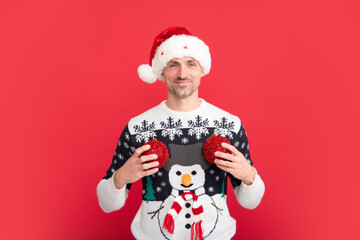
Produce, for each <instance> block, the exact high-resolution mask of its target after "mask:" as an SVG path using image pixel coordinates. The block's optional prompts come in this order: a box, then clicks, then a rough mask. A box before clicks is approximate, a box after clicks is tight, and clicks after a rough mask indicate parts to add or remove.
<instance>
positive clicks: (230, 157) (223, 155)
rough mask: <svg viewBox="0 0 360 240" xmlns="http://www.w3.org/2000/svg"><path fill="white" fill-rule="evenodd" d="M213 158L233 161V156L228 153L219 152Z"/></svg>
mask: <svg viewBox="0 0 360 240" xmlns="http://www.w3.org/2000/svg"><path fill="white" fill-rule="evenodd" d="M215 157H218V158H222V159H226V160H229V161H233V160H234V155H232V154H229V153H223V152H220V151H216V152H215Z"/></svg>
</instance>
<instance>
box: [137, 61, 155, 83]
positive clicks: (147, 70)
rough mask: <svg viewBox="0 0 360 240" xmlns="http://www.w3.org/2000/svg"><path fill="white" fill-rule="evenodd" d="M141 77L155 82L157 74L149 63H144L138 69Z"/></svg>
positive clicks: (146, 80) (147, 81)
mask: <svg viewBox="0 0 360 240" xmlns="http://www.w3.org/2000/svg"><path fill="white" fill-rule="evenodd" d="M137 71H138V74H139V77H140V79H141V80H143V81H144V82H146V83H154V82H155V81H156V78H157V77H156V75H155V73H154V71H153V69H152V67H151V66H150V65H149V64H142V65H140V66H139V67H138V69H137Z"/></svg>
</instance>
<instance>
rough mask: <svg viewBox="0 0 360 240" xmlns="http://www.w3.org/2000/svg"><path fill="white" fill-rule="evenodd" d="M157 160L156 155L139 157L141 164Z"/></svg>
mask: <svg viewBox="0 0 360 240" xmlns="http://www.w3.org/2000/svg"><path fill="white" fill-rule="evenodd" d="M157 158H158V155H156V154H150V155H145V156H141V157H140V159H141V162H143V163H144V162H147V161H151V160H155V159H157Z"/></svg>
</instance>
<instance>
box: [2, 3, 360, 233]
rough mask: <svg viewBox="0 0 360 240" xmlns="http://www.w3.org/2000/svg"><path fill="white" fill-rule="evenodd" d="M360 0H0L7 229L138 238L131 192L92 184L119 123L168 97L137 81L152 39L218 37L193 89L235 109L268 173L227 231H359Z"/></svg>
mask: <svg viewBox="0 0 360 240" xmlns="http://www.w3.org/2000/svg"><path fill="white" fill-rule="evenodd" d="M358 10H359V6H358V4H357V1H355V0H354V1H340V0H337V1H331V0H330V1H325V0H324V1H320V0H315V1H314V0H312V1H310V0H303V1H287V0H273V1H265V0H258V1H244V0H240V1H221V2H219V1H188V0H183V1H155V0H153V1H150V0H149V1H115V0H113V1H110V0H108V1H90V0H83V1H80V0H64V1H45V0H43V1H40V0H33V1H21V0H16V1H10V0H9V1H1V3H0V34H1V37H0V59H1V60H0V61H1V62H0V79H1V85H0V104H1V105H0V106H1V118H0V123H1V124H0V136H1V138H0V141H1V142H0V146H1V147H0V149H1V151H0V153H1V156H0V158H1V175H0V177H1V179H0V180H1V209H0V214H1V223H0V238H1V239H132V237H131V233H130V223H131V221H132V219H133V217H134V215H135V213H136V211H137V209H138V206H139V204H140V195H141V191H140V185H139V184H135V186H134V188H133V189H132V191H131V194H130V196H129V199H128V201H127V203H126V207H125V208H123V209H122V210H120V211H117V212H114V213H110V214H105V213H103V212H102V211H101V209H100V207H99V206H98V203H97V197H96V185H97V183H98V182H99V181H100V179H101V178H102V177H103V176H104V174H105V171H106V170H107V167H108V166H109V164H110V162H111V158H112V155H113V152H114V150H115V147H116V143H117V140H118V137H119V135H120V133H121V131H122V129H123V127H124V126H125V125H126V123H127V121H128V120H129V119H130V118H131V117H133V116H135V115H137V114H140V113H141V112H143V111H144V110H146V109H148V108H150V107H152V106H154V105H156V104H158V103H159V102H160V101H161V100H163V99H165V98H166V89H165V87H164V84H163V83H161V82H157V83H155V84H152V85H148V84H145V83H142V82H141V81H140V80H139V79H138V76H137V72H136V69H137V67H138V66H139V65H140V64H143V63H148V58H149V52H150V48H151V45H152V41H153V38H154V37H155V36H156V35H157V34H158V33H159V32H160V31H161V30H163V29H165V28H167V27H169V26H177V25H180V26H185V27H186V28H188V29H189V30H190V31H191V32H193V33H194V34H196V35H197V36H199V37H200V38H201V39H203V40H204V41H205V42H206V43H207V44H208V45H209V46H210V49H211V54H212V60H213V67H212V70H211V72H210V74H209V75H207V76H206V77H204V79H203V81H202V84H201V87H200V97H203V98H205V99H206V100H207V101H208V102H210V103H212V104H214V105H217V106H219V107H221V108H223V109H225V110H227V111H229V112H231V113H233V114H236V115H238V116H240V118H241V119H242V121H243V123H244V125H245V127H246V130H247V133H248V136H249V142H250V150H251V154H252V159H253V160H254V163H255V166H256V167H257V169H258V171H259V173H260V175H261V177H262V178H263V180H264V182H265V184H266V193H265V196H264V198H263V201H262V203H261V204H260V206H259V207H258V208H257V209H255V210H253V211H250V210H246V209H243V208H241V207H239V205H237V204H236V202H235V200H234V196H233V194H229V199H228V200H229V205H230V211H231V213H232V215H233V216H234V217H235V218H236V219H237V233H236V237H235V238H234V239H248V240H249V239H359V237H360V234H359V231H358V228H359V227H358V225H359V223H358V217H359V213H360V211H359V206H358V202H359V200H360V198H359V196H358V195H355V193H356V191H357V190H356V189H358V187H359V180H358V177H357V176H358V174H359V150H358V148H359V120H360V118H359V102H360V101H359V100H360V99H359V84H358V81H359V79H360V76H359V53H360V52H359V42H360V38H359V11H358Z"/></svg>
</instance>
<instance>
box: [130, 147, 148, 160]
mask: <svg viewBox="0 0 360 240" xmlns="http://www.w3.org/2000/svg"><path fill="white" fill-rule="evenodd" d="M149 149H150V145H149V144H146V145H143V146H141V147H139V148H137V149H136V150H135V152H134V153H133V156H135V157H137V158H138V157H140V156H141V154H142V153H143V152H145V151H147V150H149Z"/></svg>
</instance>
